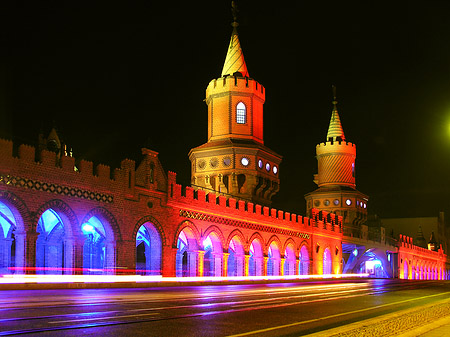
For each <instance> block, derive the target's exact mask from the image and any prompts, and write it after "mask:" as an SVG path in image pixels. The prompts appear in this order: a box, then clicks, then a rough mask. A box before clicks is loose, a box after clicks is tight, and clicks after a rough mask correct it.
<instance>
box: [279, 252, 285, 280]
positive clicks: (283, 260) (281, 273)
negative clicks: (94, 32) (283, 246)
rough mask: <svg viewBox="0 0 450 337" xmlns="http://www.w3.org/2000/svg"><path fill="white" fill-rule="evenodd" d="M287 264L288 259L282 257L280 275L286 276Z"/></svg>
mask: <svg viewBox="0 0 450 337" xmlns="http://www.w3.org/2000/svg"><path fill="white" fill-rule="evenodd" d="M285 263H286V258H284V257H282V258H281V260H280V275H281V276H284V264H285Z"/></svg>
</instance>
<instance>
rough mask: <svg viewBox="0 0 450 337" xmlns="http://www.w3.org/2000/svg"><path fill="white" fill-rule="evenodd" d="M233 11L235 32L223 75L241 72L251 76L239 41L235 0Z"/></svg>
mask: <svg viewBox="0 0 450 337" xmlns="http://www.w3.org/2000/svg"><path fill="white" fill-rule="evenodd" d="M231 7H232V9H231V11H232V13H233V22H232V24H231V26H232V27H233V32H232V33H231V40H230V45H229V46H228V52H227V56H226V58H225V63H224V65H223V69H222V77H224V76H226V75H233V74H234V73H236V72H239V73H241V74H242V76H244V77H249V75H248V70H247V65H246V64H245V60H244V54H243V53H242V48H241V43H240V42H239V36H238V33H237V27H238V26H239V23H238V22H237V21H236V20H237V8H236V4H235V2H234V1H232V2H231Z"/></svg>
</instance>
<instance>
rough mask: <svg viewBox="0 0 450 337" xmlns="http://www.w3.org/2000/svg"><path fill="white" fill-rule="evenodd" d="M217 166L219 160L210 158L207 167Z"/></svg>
mask: <svg viewBox="0 0 450 337" xmlns="http://www.w3.org/2000/svg"><path fill="white" fill-rule="evenodd" d="M218 164H219V160H218V159H217V158H211V160H210V161H209V165H210V166H211V167H213V168H214V167H217V165H218Z"/></svg>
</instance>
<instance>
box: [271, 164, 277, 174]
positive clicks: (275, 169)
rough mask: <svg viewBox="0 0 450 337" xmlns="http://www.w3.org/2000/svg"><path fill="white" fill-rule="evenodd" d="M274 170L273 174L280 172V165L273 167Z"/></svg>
mask: <svg viewBox="0 0 450 337" xmlns="http://www.w3.org/2000/svg"><path fill="white" fill-rule="evenodd" d="M272 172H273V174H277V173H278V167H276V166H275V165H274V166H273V168H272Z"/></svg>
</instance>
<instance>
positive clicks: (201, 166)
mask: <svg viewBox="0 0 450 337" xmlns="http://www.w3.org/2000/svg"><path fill="white" fill-rule="evenodd" d="M205 167H206V161H204V160H203V159H202V160H199V161H198V168H199V169H201V170H203V169H204V168H205Z"/></svg>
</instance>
